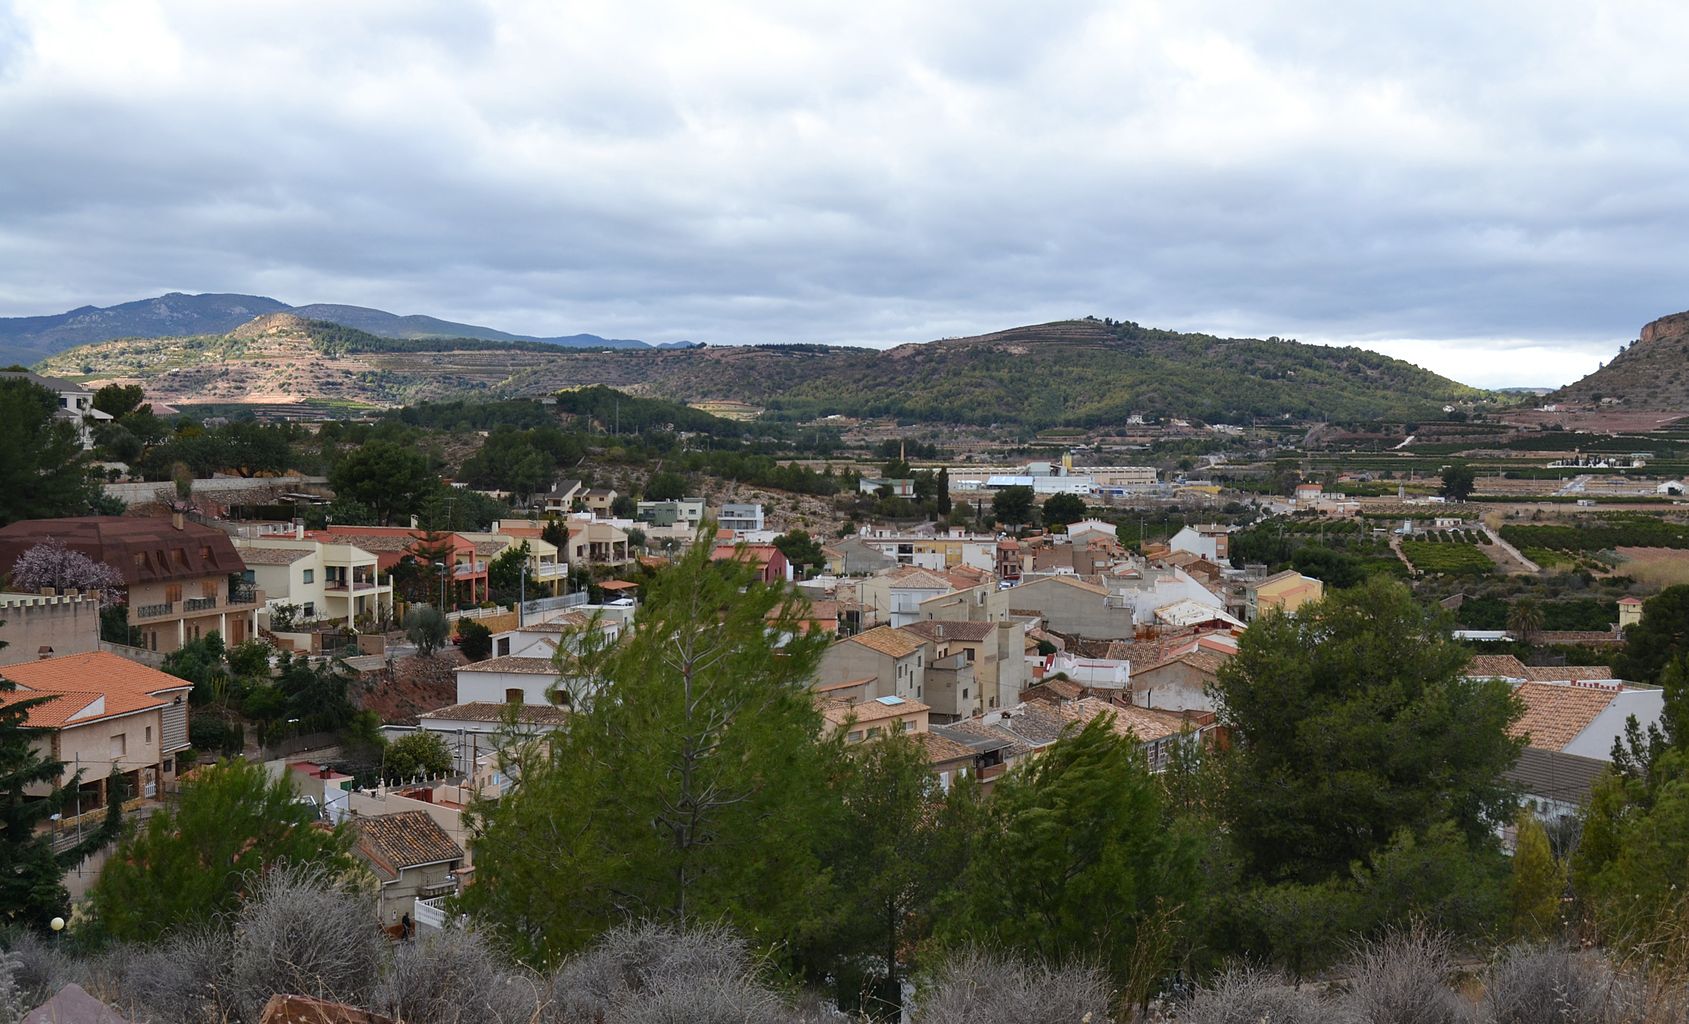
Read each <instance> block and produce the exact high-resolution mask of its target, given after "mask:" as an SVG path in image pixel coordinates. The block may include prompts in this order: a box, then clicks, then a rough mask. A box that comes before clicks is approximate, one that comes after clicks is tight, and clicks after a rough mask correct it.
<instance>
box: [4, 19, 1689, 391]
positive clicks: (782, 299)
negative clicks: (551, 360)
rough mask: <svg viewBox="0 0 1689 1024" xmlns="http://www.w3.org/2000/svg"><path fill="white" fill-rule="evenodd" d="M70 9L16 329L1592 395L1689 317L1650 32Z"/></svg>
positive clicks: (21, 58)
mask: <svg viewBox="0 0 1689 1024" xmlns="http://www.w3.org/2000/svg"><path fill="white" fill-rule="evenodd" d="M636 6H637V7H638V10H635V9H634V8H635V7H636ZM64 10H65V8H64V6H61V5H47V4H36V5H31V4H24V5H20V6H19V7H17V8H15V9H14V10H13V12H12V14H11V15H10V16H7V15H4V14H0V137H4V138H5V139H6V140H7V143H8V144H7V145H6V146H4V147H0V314H25V313H39V312H50V311H54V310H57V309H60V308H65V307H68V306H70V305H77V304H81V303H82V302H102V303H103V302H114V301H122V300H125V299H130V298H136V297H139V296H141V295H145V294H152V293H156V292H157V291H160V290H165V289H180V290H195V291H198V290H218V291H240V290H250V291H256V292H264V293H268V294H273V295H275V296H276V297H278V298H281V299H284V300H286V301H290V302H310V301H328V302H355V303H364V304H371V305H380V306H382V307H384V308H389V309H394V310H396V311H398V312H426V313H430V314H433V315H437V316H443V317H449V318H452V319H458V320H472V321H477V322H485V323H490V324H493V325H495V326H499V327H503V328H506V329H510V330H519V331H529V332H546V333H569V332H574V331H592V332H595V333H600V334H614V335H617V336H624V337H625V336H634V337H644V338H649V339H652V340H671V339H675V338H682V337H688V338H697V339H703V340H709V341H713V342H724V343H731V342H757V341H790V340H811V341H817V340H845V341H853V342H863V343H877V344H883V343H891V342H896V341H907V340H924V339H925V338H928V337H932V336H936V335H938V334H958V333H969V332H973V331H982V330H992V329H997V328H1001V327H1004V326H1009V325H1011V324H1013V323H1017V322H1025V321H1030V320H1036V319H1045V318H1051V317H1057V316H1069V315H1080V314H1085V313H1096V314H1099V315H1113V316H1118V317H1126V318H1130V319H1134V320H1138V321H1140V322H1143V323H1149V324H1156V325H1162V326H1169V327H1179V328H1188V329H1214V330H1223V331H1227V332H1235V333H1246V334H1256V335H1267V334H1278V335H1281V336H1300V337H1308V338H1317V339H1320V340H1329V341H1344V340H1349V339H1352V340H1355V341H1357V342H1360V343H1365V344H1375V345H1378V346H1379V347H1386V346H1389V345H1398V346H1399V345H1400V344H1405V342H1404V339H1424V340H1425V341H1426V344H1425V345H1424V346H1423V348H1422V350H1421V351H1423V353H1424V356H1425V359H1427V360H1431V359H1436V360H1451V357H1450V355H1449V353H1450V352H1457V351H1461V350H1462V346H1465V347H1466V348H1467V349H1470V350H1474V351H1476V350H1485V351H1491V352H1494V353H1497V354H1501V353H1506V352H1508V351H1511V350H1513V349H1512V347H1516V346H1518V345H1520V344H1523V343H1525V342H1527V341H1529V342H1531V343H1534V344H1538V345H1542V346H1548V347H1549V348H1552V349H1555V350H1557V351H1559V352H1561V353H1564V354H1568V355H1569V356H1571V357H1573V358H1574V359H1575V358H1580V356H1579V355H1578V354H1580V353H1582V354H1583V355H1584V356H1585V357H1587V362H1588V366H1587V367H1585V368H1593V362H1594V359H1595V358H1599V357H1600V356H1599V354H1605V353H1610V351H1611V350H1612V348H1613V347H1614V346H1615V344H1616V342H1617V341H1619V340H1623V339H1624V338H1626V337H1630V336H1633V335H1634V333H1635V330H1636V327H1637V326H1638V325H1639V324H1640V323H1642V322H1643V321H1645V320H1648V319H1651V318H1652V317H1654V316H1657V315H1660V314H1663V313H1666V312H1671V311H1674V310H1676V309H1678V308H1680V307H1682V306H1685V305H1689V301H1686V300H1685V297H1684V295H1683V292H1684V283H1685V282H1684V280H1683V275H1682V274H1681V272H1680V271H1679V270H1677V269H1676V268H1678V267H1681V266H1682V265H1684V263H1685V259H1684V257H1685V256H1686V255H1689V241H1686V240H1685V239H1684V238H1683V237H1682V235H1681V231H1680V230H1679V228H1680V226H1681V224H1682V223H1683V222H1684V218H1685V215H1686V214H1689V174H1686V173H1685V172H1686V171H1689V166H1686V165H1689V146H1686V145H1685V142H1686V140H1685V138H1684V128H1683V125H1684V123H1685V122H1684V120H1683V118H1682V117H1681V111H1680V110H1679V109H1675V108H1679V107H1680V100H1678V99H1677V97H1681V96H1682V95H1689V70H1685V69H1684V68H1682V67H1681V66H1680V65H1681V62H1663V61H1659V60H1649V59H1648V54H1649V53H1650V52H1651V51H1653V50H1654V49H1656V48H1665V49H1668V50H1669V49H1671V48H1673V47H1676V48H1677V49H1676V50H1675V51H1674V52H1681V49H1682V48H1683V47H1682V44H1683V43H1685V42H1689V39H1686V36H1689V17H1686V16H1685V15H1684V14H1683V13H1681V12H1679V11H1677V10H1675V9H1674V8H1671V7H1667V6H1664V5H1661V6H1657V7H1654V8H1651V9H1647V10H1645V16H1642V17H1638V16H1636V15H1635V14H1632V13H1629V12H1628V11H1623V12H1613V11H1608V12H1589V11H1587V10H1584V9H1583V8H1582V6H1581V5H1573V4H1570V3H1567V4H1550V5H1548V6H1547V7H1546V8H1537V9H1533V11H1532V12H1531V15H1530V16H1529V17H1526V16H1524V15H1522V14H1519V13H1516V12H1514V11H1513V10H1512V9H1511V8H1508V7H1507V6H1506V5H1497V6H1496V7H1493V8H1487V7H1473V6H1471V5H1464V4H1462V5H1455V4H1431V5H1421V6H1420V7H1418V8H1414V9H1412V10H1411V11H1407V10H1396V11H1388V12H1380V11H1373V10H1362V9H1356V8H1354V7H1353V6H1352V5H1343V4H1335V3H1314V2H1305V3H1300V4H1293V5H1272V11H1271V12H1270V13H1269V12H1268V11H1267V9H1266V8H1265V7H1264V6H1262V5H1247V4H1241V3H1239V4H1227V3H1218V2H1212V3H1194V4H1191V5H1181V6H1178V7H1173V6H1171V5H1161V4H1153V3H1122V4H1102V3H1097V4H1090V3H1066V4H1056V5H1024V4H1008V3H992V4H964V3H951V4H935V5H918V6H911V5H902V4H896V3H889V2H888V3H883V4H877V3H868V4H865V5H861V6H859V7H853V8H851V9H849V10H848V11H845V10H844V9H830V8H815V9H801V10H799V9H793V10H788V7H787V6H786V5H778V4H765V5H755V4H752V5H739V4H729V5H725V6H722V7H713V6H712V9H711V10H710V11H709V12H707V13H700V11H699V10H698V8H696V7H694V6H692V5H678V4H677V5H672V6H669V7H666V8H664V7H659V8H647V7H645V6H643V5H624V6H597V5H575V4H564V5H552V4H544V3H533V4H527V3H517V2H509V3H489V4H486V5H482V6H479V7H468V8H465V7H462V6H460V5H456V4H447V3H438V4H430V5H423V6H418V5H411V4H398V3H392V4H385V5H361V6H359V7H355V8H348V7H346V6H345V5H339V4H328V3H320V4H313V3H302V4H296V5H288V6H287V7H286V8H285V9H282V8H278V9H273V10H274V11H279V12H282V13H277V14H275V16H274V17H272V18H271V20H270V21H268V22H256V21H253V20H252V19H251V16H250V14H249V13H247V9H244V8H242V7H241V6H238V5H220V4H211V3H205V4H200V5H196V4H189V3H166V4H164V5H162V7H161V10H162V12H163V13H162V15H161V17H160V18H159V19H157V21H156V23H154V22H147V21H144V20H143V21H142V22H140V23H138V24H137V25H136V26H135V27H134V29H133V32H134V33H135V34H137V35H139V36H140V37H141V38H137V39H135V40H133V43H134V47H135V48H136V49H141V48H144V47H147V46H148V44H149V41H155V42H156V41H157V40H162V41H163V42H158V43H157V45H153V46H152V47H151V48H150V49H147V50H146V52H143V53H141V54H139V55H136V54H133V53H130V54H126V53H124V52H123V50H122V48H121V46H119V45H118V44H119V43H120V42H121V40H118V41H114V40H112V39H110V38H106V37H104V36H102V35H101V32H100V30H99V28H98V26H95V25H94V24H93V23H92V22H87V23H83V22H79V21H78V20H77V19H76V18H75V17H74V16H67V15H66V14H65V13H64ZM283 28H285V29H287V31H282V29H283ZM155 37H156V40H155ZM149 54H152V55H162V56H158V57H157V60H156V61H155V62H153V63H149V62H148V61H149V59H150V58H149ZM171 54H175V56H171ZM125 62H130V64H133V66H129V64H125ZM155 65H156V66H155ZM114 67H115V70H114ZM1414 351H1415V350H1414V349H1413V348H1411V346H1410V347H1409V348H1407V349H1406V350H1405V351H1397V350H1396V349H1392V352H1393V354H1398V355H1403V354H1405V355H1407V357H1408V358H1415V356H1414V354H1413V353H1414ZM1469 365H1470V363H1469V361H1468V360H1465V359H1458V358H1457V359H1453V360H1452V361H1447V362H1445V363H1443V364H1437V365H1433V368H1435V369H1439V370H1442V371H1443V372H1448V373H1451V374H1454V375H1456V376H1459V375H1461V374H1462V372H1464V371H1465V370H1466V369H1467V367H1468V366H1469ZM1555 365H1556V367H1557V368H1558V367H1562V366H1567V367H1569V366H1571V365H1572V364H1571V363H1557V364H1555ZM1509 370H1510V368H1509V367H1507V366H1505V365H1503V366H1501V368H1500V369H1499V370H1498V371H1497V372H1506V371H1509ZM1518 372H1521V373H1528V372H1531V371H1530V368H1528V367H1521V368H1519V369H1518ZM1555 372H1577V371H1576V370H1575V369H1573V370H1564V371H1562V370H1560V369H1556V371H1555ZM1479 382H1480V383H1509V382H1515V381H1511V380H1501V379H1489V380H1482V381H1479ZM1517 382H1520V383H1556V382H1557V381H1552V380H1539V379H1534V378H1533V379H1528V380H1520V381H1517Z"/></svg>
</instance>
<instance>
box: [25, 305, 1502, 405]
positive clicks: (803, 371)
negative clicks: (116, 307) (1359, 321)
mask: <svg viewBox="0 0 1689 1024" xmlns="http://www.w3.org/2000/svg"><path fill="white" fill-rule="evenodd" d="M41 368H42V372H44V373H47V374H49V375H53V376H68V377H76V378H80V379H83V380H88V381H103V380H117V381H122V382H124V383H140V384H143V385H144V386H146V387H147V389H148V393H149V395H151V396H152V397H154V398H155V399H158V400H161V401H166V402H170V403H172V404H179V403H203V402H220V403H221V402H234V403H253V404H265V403H293V402H309V401H319V402H329V403H344V404H353V405H393V404H408V403H412V402H416V401H421V400H428V399H438V398H452V397H465V396H473V395H482V396H486V397H537V396H543V395H549V394H555V393H557V392H559V391H563V390H568V389H574V388H579V387H583V386H590V385H594V384H603V385H607V386H610V387H614V388H617V389H620V390H623V391H625V392H627V393H630V394H636V395H643V396H647V397H652V398H663V399H668V400H671V401H679V402H699V401H709V400H732V401H739V402H745V403H748V404H751V405H754V406H758V407H761V408H762V409H764V410H766V414H767V415H768V416H770V417H773V418H778V419H784V420H798V421H807V420H811V419H816V418H820V417H825V416H830V415H835V414H836V415H845V416H853V417H861V418H880V417H891V418H894V419H896V420H898V421H899V422H904V423H912V422H943V423H954V424H967V425H975V426H991V425H999V426H1014V427H1024V428H1034V429H1042V428H1046V427H1053V426H1065V427H1097V428H1105V429H1106V428H1108V427H1111V426H1115V425H1120V426H1124V425H1125V424H1126V423H1127V421H1128V420H1129V419H1130V418H1131V417H1132V416H1133V415H1151V414H1153V415H1157V416H1172V417H1185V418H1191V419H1199V420H1205V421H1207V422H1216V423H1217V422H1232V423H1239V422H1244V423H1246V422H1250V421H1252V420H1262V419H1269V420H1306V421H1314V420H1320V419H1322V418H1329V419H1331V420H1335V421H1339V422H1352V421H1359V420H1379V419H1391V420H1408V419H1425V418H1435V417H1438V416H1440V415H1441V409H1442V407H1443V406H1444V405H1445V404H1447V403H1451V402H1471V401H1477V400H1481V399H1482V398H1484V397H1486V395H1487V392H1483V391H1480V390H1478V389H1476V388H1471V387H1468V386H1466V385H1464V384H1460V383H1458V382H1456V381H1452V380H1449V379H1447V378H1444V377H1440V376H1438V375H1436V374H1434V373H1431V372H1430V371H1428V370H1425V369H1422V368H1420V367H1417V366H1413V365H1412V364H1409V363H1406V362H1403V361H1401V360H1397V359H1392V358H1390V357H1388V356H1383V355H1380V354H1378V353H1376V352H1370V351H1367V350H1363V349H1358V348H1338V347H1329V346H1321V345H1305V344H1302V343H1300V342H1294V341H1284V340H1282V339H1277V338H1269V339H1265V340H1262V339H1247V338H1246V339H1238V338H1217V337H1214V336H1211V335H1203V334H1183V333H1180V332H1177V331H1167V330H1159V329H1155V328H1147V327H1141V326H1139V325H1137V324H1134V323H1130V322H1117V321H1113V320H1098V319H1094V318H1088V319H1082V320H1062V321H1055V322H1052V323H1047V324H1034V325H1028V326H1023V327H1015V328H1010V329H1007V330H1003V331H996V332H992V333H990V334H983V335H977V336H974V337H968V338H948V339H942V340H938V341H933V342H926V343H917V344H907V345H900V346H898V347H896V348H893V349H886V350H878V349H868V348H854V347H844V346H829V345H815V344H793V345H748V346H737V345H727V346H710V347H700V348H692V349H686V350H672V349H653V348H640V349H607V348H606V349H585V348H561V347H558V346H553V345H547V344H544V343H540V342H530V341H502V340H497V339H477V338H418V339H407V338H383V337H379V336H376V335H373V334H370V333H368V332H365V331H362V330H359V329H358V328H354V327H347V326H344V325H340V324H336V323H332V322H328V321H322V320H310V319H305V318H303V317H300V316H299V315H298V314H296V313H291V312H271V313H266V314H262V315H260V316H258V317H256V318H254V319H252V320H250V321H248V322H247V323H245V324H243V325H241V326H239V327H237V328H236V329H234V330H232V331H230V332H228V333H225V334H219V335H199V336H193V337H183V338H150V339H121V340H114V341H106V342H100V343H96V344H92V345H85V346H81V347H79V348H76V349H72V350H69V351H67V352H64V353H61V354H59V355H58V356H55V357H53V358H51V359H48V360H45V361H44V362H43V363H42V364H41Z"/></svg>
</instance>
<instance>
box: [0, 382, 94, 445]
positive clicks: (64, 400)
mask: <svg viewBox="0 0 1689 1024" xmlns="http://www.w3.org/2000/svg"><path fill="white" fill-rule="evenodd" d="M0 377H10V378H14V379H16V378H22V379H23V380H27V381H29V382H30V383H31V384H34V385H36V386H38V387H43V388H46V389H47V390H48V391H51V392H52V393H53V394H55V395H57V396H58V398H59V407H58V409H57V410H56V411H55V412H54V413H53V416H54V418H56V419H62V420H68V421H69V422H71V423H73V424H75V425H76V432H77V435H78V436H79V437H80V438H81V439H82V447H84V448H92V447H94V423H95V422H98V421H104V420H110V419H111V416H110V415H109V414H107V413H103V412H101V411H100V410H98V409H96V408H94V393H93V392H92V391H89V390H88V389H87V388H84V387H82V386H81V385H79V384H72V383H71V382H70V381H67V380H59V379H58V378H57V377H43V376H41V375H39V374H35V373H30V372H28V371H27V370H25V371H18V370H4V371H0Z"/></svg>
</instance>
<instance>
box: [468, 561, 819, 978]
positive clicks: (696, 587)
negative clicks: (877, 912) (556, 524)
mask: <svg viewBox="0 0 1689 1024" xmlns="http://www.w3.org/2000/svg"><path fill="white" fill-rule="evenodd" d="M709 540H711V538H707V537H701V540H700V542H699V543H697V544H694V545H693V547H692V548H691V549H690V551H689V552H688V553H687V554H686V555H685V556H683V557H682V558H681V559H680V560H679V561H678V562H676V563H675V564H674V565H673V566H671V567H669V568H668V569H666V570H664V571H663V572H661V573H658V574H656V575H655V576H653V577H651V578H650V580H649V581H648V582H647V583H646V584H645V603H644V605H643V607H642V608H641V609H640V614H639V628H638V629H636V630H634V631H633V632H632V633H631V634H629V635H628V636H626V637H624V638H623V640H622V642H620V643H619V644H617V645H615V646H613V647H608V648H604V647H599V646H597V645H594V644H591V643H590V642H585V639H584V634H583V637H571V636H565V637H564V638H563V640H562V642H561V643H560V645H559V647H560V650H567V651H570V652H573V653H572V654H571V656H570V658H569V659H568V661H569V664H568V668H567V672H566V676H567V678H566V679H565V681H564V686H565V687H566V688H567V689H568V691H569V693H570V696H571V700H570V703H571V705H572V706H573V707H575V708H578V709H581V710H579V711H577V713H576V714H574V715H572V716H570V718H569V721H568V724H567V725H566V726H565V727H564V729H563V730H562V731H561V732H559V733H558V734H557V735H555V736H554V737H552V739H551V742H550V743H549V745H548V751H547V753H545V754H544V755H543V756H538V757H533V758H530V759H528V760H527V761H525V762H524V763H522V764H521V765H520V766H519V768H518V771H519V773H520V776H521V779H522V785H521V786H520V787H519V788H517V789H515V790H514V791H512V792H509V793H506V794H505V795H504V796H503V797H502V798H501V799H500V800H499V801H498V802H497V803H496V804H495V805H492V806H490V807H489V806H478V807H476V808H475V812H476V813H477V814H478V815H479V820H478V821H477V824H476V826H475V837H474V840H473V841H474V843H475V865H476V881H475V884H474V885H473V886H471V887H470V888H469V889H467V890H466V891H465V892H464V895H463V897H462V902H463V905H464V908H465V909H466V910H468V911H469V912H470V913H471V914H472V915H474V916H477V917H480V918H482V919H483V920H484V921H486V922H488V923H489V924H491V925H493V926H494V927H495V928H497V929H498V931H499V932H500V933H501V935H502V936H503V937H504V938H505V939H506V941H508V942H509V943H510V944H511V946H512V947H513V948H514V949H515V950H516V951H517V953H518V954H519V955H520V956H522V957H523V958H524V959H525V960H528V961H530V962H533V963H549V962H553V961H555V960H556V959H558V958H559V957H560V956H562V955H563V954H566V953H569V952H572V951H574V950H576V949H579V948H580V947H582V946H583V945H585V944H586V943H587V942H589V941H590V940H591V939H592V938H594V937H595V936H596V935H598V934H599V933H600V932H602V931H604V930H605V929H607V928H609V927H610V926H612V925H613V924H615V923H617V922H620V921H623V920H626V919H627V918H629V917H633V918H657V919H663V920H667V921H672V922H675V923H679V924H686V923H692V922H700V921H726V922H728V923H731V924H734V925H736V926H737V927H739V928H740V929H741V930H743V931H744V932H746V933H747V934H751V935H755V936H758V937H759V939H760V940H761V941H764V942H767V943H769V944H775V943H788V944H791V945H794V946H795V945H800V944H806V943H807V942H808V941H809V939H810V936H809V935H808V932H809V931H810V930H811V929H812V928H814V927H815V926H816V924H817V915H816V914H815V912H814V908H815V907H816V906H817V905H821V903H820V901H822V900H824V899H825V898H826V897H825V877H824V873H823V872H822V871H821V870H820V868H819V859H818V857H817V854H816V848H817V846H818V845H819V839H818V836H819V834H820V830H819V829H818V828H817V827H816V825H817V822H818V820H819V819H820V818H821V811H820V801H822V800H823V799H824V798H825V789H826V772H827V768H828V765H829V764H830V763H831V762H833V761H834V760H835V759H836V758H837V757H838V756H839V753H838V751H837V749H836V748H835V745H828V744H823V743H821V742H819V741H818V739H817V737H818V736H819V734H820V731H821V716H820V713H819V712H818V711H817V710H816V707H815V704H814V702H813V699H812V696H811V694H810V692H809V690H808V683H809V681H810V679H811V678H812V676H813V674H814V670H815V666H816V664H817V662H818V660H819V658H820V655H821V652H822V650H823V649H824V648H825V646H826V642H827V641H826V639H825V638H824V637H823V636H821V635H820V634H819V633H810V632H809V631H807V630H806V629H805V628H804V620H805V617H806V614H807V609H806V605H805V603H804V602H803V600H802V599H801V598H800V597H798V596H797V595H796V594H795V593H794V592H792V591H791V590H790V589H789V588H787V587H785V586H784V585H783V584H782V585H765V584H763V583H761V582H759V581H758V580H757V579H756V574H755V571H754V569H753V568H752V567H751V566H750V565H748V564H746V563H744V562H740V561H735V560H727V561H721V562H716V561H712V559H711V551H712V548H713V544H711V543H709Z"/></svg>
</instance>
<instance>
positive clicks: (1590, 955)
mask: <svg viewBox="0 0 1689 1024" xmlns="http://www.w3.org/2000/svg"><path fill="white" fill-rule="evenodd" d="M1645 1003H1646V993H1645V992H1644V990H1643V986H1642V985H1641V984H1640V983H1639V982H1638V981H1637V980H1636V979H1634V978H1629V977H1625V976H1624V975H1621V974H1619V973H1618V972H1617V971H1615V970H1614V969H1613V966H1612V964H1610V963H1608V962H1607V960H1606V959H1604V958H1603V957H1602V956H1601V955H1600V954H1598V953H1595V952H1594V951H1590V950H1574V949H1568V948H1565V947H1557V946H1548V947H1517V946H1516V947H1513V948H1511V949H1508V950H1506V951H1504V952H1503V953H1502V956H1501V958H1500V959H1499V960H1497V961H1496V962H1495V963H1494V964H1492V965H1491V967H1490V969H1489V971H1488V973H1487V974H1486V976H1485V979H1484V1003H1483V1007H1484V1022H1485V1024H1540V1022H1545V1021H1551V1022H1553V1024H1641V1022H1643V1021H1645V1020H1646V1019H1647V1016H1646V1014H1645V1012H1644V1010H1645Z"/></svg>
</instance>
